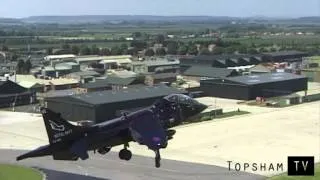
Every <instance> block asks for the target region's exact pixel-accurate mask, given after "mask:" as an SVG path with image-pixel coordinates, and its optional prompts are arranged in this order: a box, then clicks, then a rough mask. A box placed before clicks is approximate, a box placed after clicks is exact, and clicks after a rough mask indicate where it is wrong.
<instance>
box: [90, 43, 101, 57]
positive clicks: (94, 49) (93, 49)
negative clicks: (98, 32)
mask: <svg viewBox="0 0 320 180" xmlns="http://www.w3.org/2000/svg"><path fill="white" fill-rule="evenodd" d="M99 53H100V49H99V48H98V47H97V45H95V44H94V45H92V46H91V54H92V55H98V54H99Z"/></svg>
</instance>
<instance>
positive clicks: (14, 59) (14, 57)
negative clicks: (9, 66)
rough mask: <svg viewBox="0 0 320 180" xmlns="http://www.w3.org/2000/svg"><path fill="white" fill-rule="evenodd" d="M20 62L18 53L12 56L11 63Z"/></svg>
mask: <svg viewBox="0 0 320 180" xmlns="http://www.w3.org/2000/svg"><path fill="white" fill-rule="evenodd" d="M17 60H18V55H17V54H16V53H13V54H12V56H11V61H17Z"/></svg>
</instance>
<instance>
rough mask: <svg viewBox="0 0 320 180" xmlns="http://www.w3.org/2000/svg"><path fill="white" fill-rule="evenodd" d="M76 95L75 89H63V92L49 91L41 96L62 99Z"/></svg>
mask: <svg viewBox="0 0 320 180" xmlns="http://www.w3.org/2000/svg"><path fill="white" fill-rule="evenodd" d="M75 94H77V90H76V89H65V90H51V91H49V92H46V93H43V96H44V97H46V98H49V97H64V96H71V95H75Z"/></svg>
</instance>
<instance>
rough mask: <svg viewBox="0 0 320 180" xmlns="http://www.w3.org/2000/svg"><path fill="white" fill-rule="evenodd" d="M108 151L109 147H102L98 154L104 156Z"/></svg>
mask: <svg viewBox="0 0 320 180" xmlns="http://www.w3.org/2000/svg"><path fill="white" fill-rule="evenodd" d="M110 150H111V147H103V148H100V149H98V153H99V154H102V155H104V154H107V153H108V152H109V151H110Z"/></svg>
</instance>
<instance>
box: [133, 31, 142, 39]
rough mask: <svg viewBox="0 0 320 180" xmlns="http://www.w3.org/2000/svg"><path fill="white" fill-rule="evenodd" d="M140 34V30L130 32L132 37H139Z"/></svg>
mask: <svg viewBox="0 0 320 180" xmlns="http://www.w3.org/2000/svg"><path fill="white" fill-rule="evenodd" d="M141 36H142V34H141V32H134V33H132V37H133V38H140V37H141Z"/></svg>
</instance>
